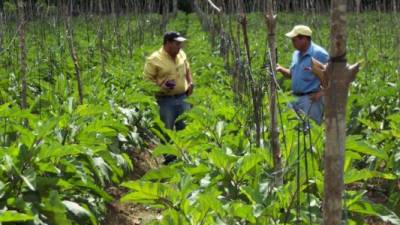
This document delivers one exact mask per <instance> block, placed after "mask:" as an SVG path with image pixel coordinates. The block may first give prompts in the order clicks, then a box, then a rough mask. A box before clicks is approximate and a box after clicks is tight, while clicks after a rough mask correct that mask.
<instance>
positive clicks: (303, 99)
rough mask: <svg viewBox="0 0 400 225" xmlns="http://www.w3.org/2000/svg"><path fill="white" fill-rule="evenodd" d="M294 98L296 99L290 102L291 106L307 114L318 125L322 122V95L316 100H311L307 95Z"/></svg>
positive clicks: (300, 112) (298, 111)
mask: <svg viewBox="0 0 400 225" xmlns="http://www.w3.org/2000/svg"><path fill="white" fill-rule="evenodd" d="M296 98H297V99H296V101H295V102H292V103H291V107H292V108H293V109H294V110H295V111H296V112H297V113H299V114H303V115H306V116H308V117H309V118H311V119H312V120H314V121H315V122H316V123H317V124H319V125H320V124H321V123H322V116H323V114H324V103H323V101H324V100H323V97H321V98H320V99H319V100H318V101H312V100H311V99H310V96H308V95H304V96H299V97H296Z"/></svg>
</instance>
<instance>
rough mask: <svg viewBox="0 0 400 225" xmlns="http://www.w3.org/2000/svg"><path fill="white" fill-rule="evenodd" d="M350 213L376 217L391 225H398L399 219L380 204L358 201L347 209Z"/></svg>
mask: <svg viewBox="0 0 400 225" xmlns="http://www.w3.org/2000/svg"><path fill="white" fill-rule="evenodd" d="M347 209H348V210H349V211H351V212H357V213H361V214H365V215H371V216H377V217H379V218H380V219H381V220H382V221H384V222H390V223H391V224H400V218H399V217H398V216H397V215H396V214H395V213H394V212H392V211H391V210H389V209H387V208H386V207H384V206H383V205H381V204H373V203H370V202H367V201H362V200H361V201H358V202H357V203H354V204H352V205H350V206H349V207H348V208H347Z"/></svg>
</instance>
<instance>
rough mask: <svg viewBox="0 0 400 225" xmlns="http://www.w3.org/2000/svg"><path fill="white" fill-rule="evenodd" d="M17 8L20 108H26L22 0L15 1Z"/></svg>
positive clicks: (24, 23)
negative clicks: (19, 53)
mask: <svg viewBox="0 0 400 225" xmlns="http://www.w3.org/2000/svg"><path fill="white" fill-rule="evenodd" d="M17 9H18V27H19V29H17V30H18V37H19V49H20V51H21V56H20V60H19V63H20V77H21V108H22V109H26V108H27V107H28V105H27V83H26V79H27V78H26V76H27V65H26V46H25V25H26V21H25V7H24V1H22V0H18V1H17Z"/></svg>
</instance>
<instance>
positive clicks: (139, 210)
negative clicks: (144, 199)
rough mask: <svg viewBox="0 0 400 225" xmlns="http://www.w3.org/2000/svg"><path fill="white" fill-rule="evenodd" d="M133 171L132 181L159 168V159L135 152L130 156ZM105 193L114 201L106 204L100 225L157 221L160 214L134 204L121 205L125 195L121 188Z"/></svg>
mask: <svg viewBox="0 0 400 225" xmlns="http://www.w3.org/2000/svg"><path fill="white" fill-rule="evenodd" d="M131 158H132V161H133V164H134V169H133V173H132V174H131V175H130V178H131V179H132V180H137V179H139V178H140V177H142V176H143V175H144V174H145V173H146V172H147V171H148V170H150V169H154V168H157V167H159V165H160V164H161V159H155V158H154V157H153V156H152V155H151V153H150V152H149V151H141V150H136V151H133V153H132V155H131ZM107 192H108V193H109V194H111V195H112V196H114V198H115V200H114V201H113V202H112V203H110V204H108V207H107V208H108V209H107V215H106V219H105V221H104V223H102V225H138V224H148V223H149V222H150V221H152V220H154V219H157V217H159V216H160V213H159V212H157V211H156V210H153V209H150V208H147V207H146V206H143V205H138V204H135V203H121V202H120V201H119V199H120V198H121V197H122V196H123V195H124V194H125V193H126V190H124V189H123V188H121V187H109V188H108V189H107Z"/></svg>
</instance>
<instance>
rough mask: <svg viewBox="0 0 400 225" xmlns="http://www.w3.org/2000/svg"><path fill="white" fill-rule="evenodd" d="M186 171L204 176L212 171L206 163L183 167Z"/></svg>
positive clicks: (193, 174)
mask: <svg viewBox="0 0 400 225" xmlns="http://www.w3.org/2000/svg"><path fill="white" fill-rule="evenodd" d="M183 169H184V170H185V172H186V173H188V174H190V175H192V176H196V175H199V176H202V175H204V174H206V173H208V172H209V171H210V169H209V168H208V167H207V166H206V165H205V164H199V165H198V166H195V167H190V166H185V167H184V168H183Z"/></svg>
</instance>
